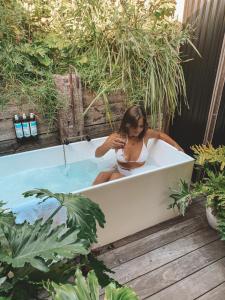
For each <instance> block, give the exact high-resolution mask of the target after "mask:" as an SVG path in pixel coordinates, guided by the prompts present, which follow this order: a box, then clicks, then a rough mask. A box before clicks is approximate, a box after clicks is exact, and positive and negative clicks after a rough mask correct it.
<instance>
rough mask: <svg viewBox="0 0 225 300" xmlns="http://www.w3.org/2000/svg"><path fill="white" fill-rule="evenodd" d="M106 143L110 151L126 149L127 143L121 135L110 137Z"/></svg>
mask: <svg viewBox="0 0 225 300" xmlns="http://www.w3.org/2000/svg"><path fill="white" fill-rule="evenodd" d="M105 143H106V145H107V147H108V148H109V149H120V148H124V146H125V143H126V142H125V140H124V139H123V138H121V137H120V136H119V135H110V136H109V137H108V139H107V140H106V142H105Z"/></svg>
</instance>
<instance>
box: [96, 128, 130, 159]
mask: <svg viewBox="0 0 225 300" xmlns="http://www.w3.org/2000/svg"><path fill="white" fill-rule="evenodd" d="M124 145H125V141H124V140H123V139H121V137H120V136H119V134H117V133H112V134H111V135H110V136H109V137H108V138H107V139H106V140H105V142H104V143H103V144H102V145H101V146H99V147H98V148H97V149H96V150H95V156H96V157H102V156H103V155H105V154H106V153H107V152H108V151H109V150H110V149H119V148H123V147H124Z"/></svg>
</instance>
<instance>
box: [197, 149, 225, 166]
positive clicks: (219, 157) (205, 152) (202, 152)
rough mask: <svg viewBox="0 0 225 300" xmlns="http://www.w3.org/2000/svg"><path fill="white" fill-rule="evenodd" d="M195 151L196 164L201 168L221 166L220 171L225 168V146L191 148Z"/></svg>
mask: <svg viewBox="0 0 225 300" xmlns="http://www.w3.org/2000/svg"><path fill="white" fill-rule="evenodd" d="M191 149H192V150H193V151H194V154H195V158H196V164H199V165H201V166H204V165H207V164H209V165H210V164H212V165H215V166H217V165H219V169H220V171H223V170H224V168H225V146H219V147H217V148H214V147H213V146H212V145H211V144H208V145H199V146H198V145H194V146H192V147H191Z"/></svg>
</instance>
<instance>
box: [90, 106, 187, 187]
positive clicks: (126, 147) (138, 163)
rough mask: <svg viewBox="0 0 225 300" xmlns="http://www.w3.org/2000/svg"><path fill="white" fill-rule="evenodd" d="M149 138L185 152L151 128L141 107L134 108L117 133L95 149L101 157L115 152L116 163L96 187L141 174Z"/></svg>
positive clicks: (102, 174) (98, 179)
mask: <svg viewBox="0 0 225 300" xmlns="http://www.w3.org/2000/svg"><path fill="white" fill-rule="evenodd" d="M150 138H157V139H162V140H163V141H165V142H167V143H169V144H171V145H172V146H174V147H176V148H177V149H178V150H181V151H183V149H182V148H181V147H180V146H179V145H178V144H177V143H176V142H175V141H174V140H173V139H171V138H170V137H169V136H168V135H166V134H165V133H162V132H160V131H155V130H152V129H149V128H148V124H147V120H146V116H145V114H144V112H143V111H142V109H141V107H140V106H137V105H134V106H132V107H130V108H128V110H127V111H126V112H125V114H124V116H123V119H122V122H121V126H120V129H119V132H118V133H112V134H111V135H110V136H109V137H108V138H107V139H106V141H105V142H104V143H103V144H102V145H101V146H100V147H98V148H97V149H96V152H95V156H96V157H101V156H103V155H104V154H105V153H106V152H108V151H109V150H110V149H115V151H116V159H117V163H116V166H115V167H114V168H113V170H110V171H105V172H101V173H100V174H99V175H98V176H97V177H96V179H95V181H94V182H93V184H99V183H103V182H106V181H109V180H113V179H118V178H121V177H124V176H128V175H132V174H135V173H137V171H138V173H139V172H140V170H141V168H143V167H144V164H145V162H146V160H147V157H148V150H147V143H148V140H149V139H150Z"/></svg>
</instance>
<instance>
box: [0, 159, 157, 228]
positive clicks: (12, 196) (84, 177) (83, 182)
mask: <svg viewBox="0 0 225 300" xmlns="http://www.w3.org/2000/svg"><path fill="white" fill-rule="evenodd" d="M113 165H114V163H113V162H112V161H111V160H101V161H99V160H96V159H88V160H82V161H78V162H75V163H72V164H67V167H66V168H65V166H64V165H60V166H55V167H46V168H40V169H38V168H35V169H30V170H25V171H21V172H15V174H13V175H9V176H4V177H0V200H1V201H3V202H4V203H6V204H5V207H7V208H10V209H11V210H12V211H13V212H14V213H16V214H17V222H18V223H21V222H23V221H25V220H27V221H30V222H33V221H35V220H36V219H37V218H38V217H40V216H43V215H46V217H47V215H49V213H50V212H51V211H53V210H54V209H55V208H56V207H57V206H58V205H59V204H58V202H57V201H56V200H55V199H48V200H47V201H45V202H44V203H42V204H39V203H40V201H41V200H40V199H37V198H35V197H29V198H24V197H23V195H22V193H23V192H25V191H29V190H33V189H35V188H40V189H48V190H50V191H51V192H54V193H56V192H60V193H69V192H74V191H77V190H80V189H83V188H86V187H90V186H91V185H92V182H93V181H94V179H95V178H96V176H97V175H98V173H99V172H101V171H104V170H109V169H111V168H112V167H113ZM152 167H153V166H151V167H150V168H152Z"/></svg>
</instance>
